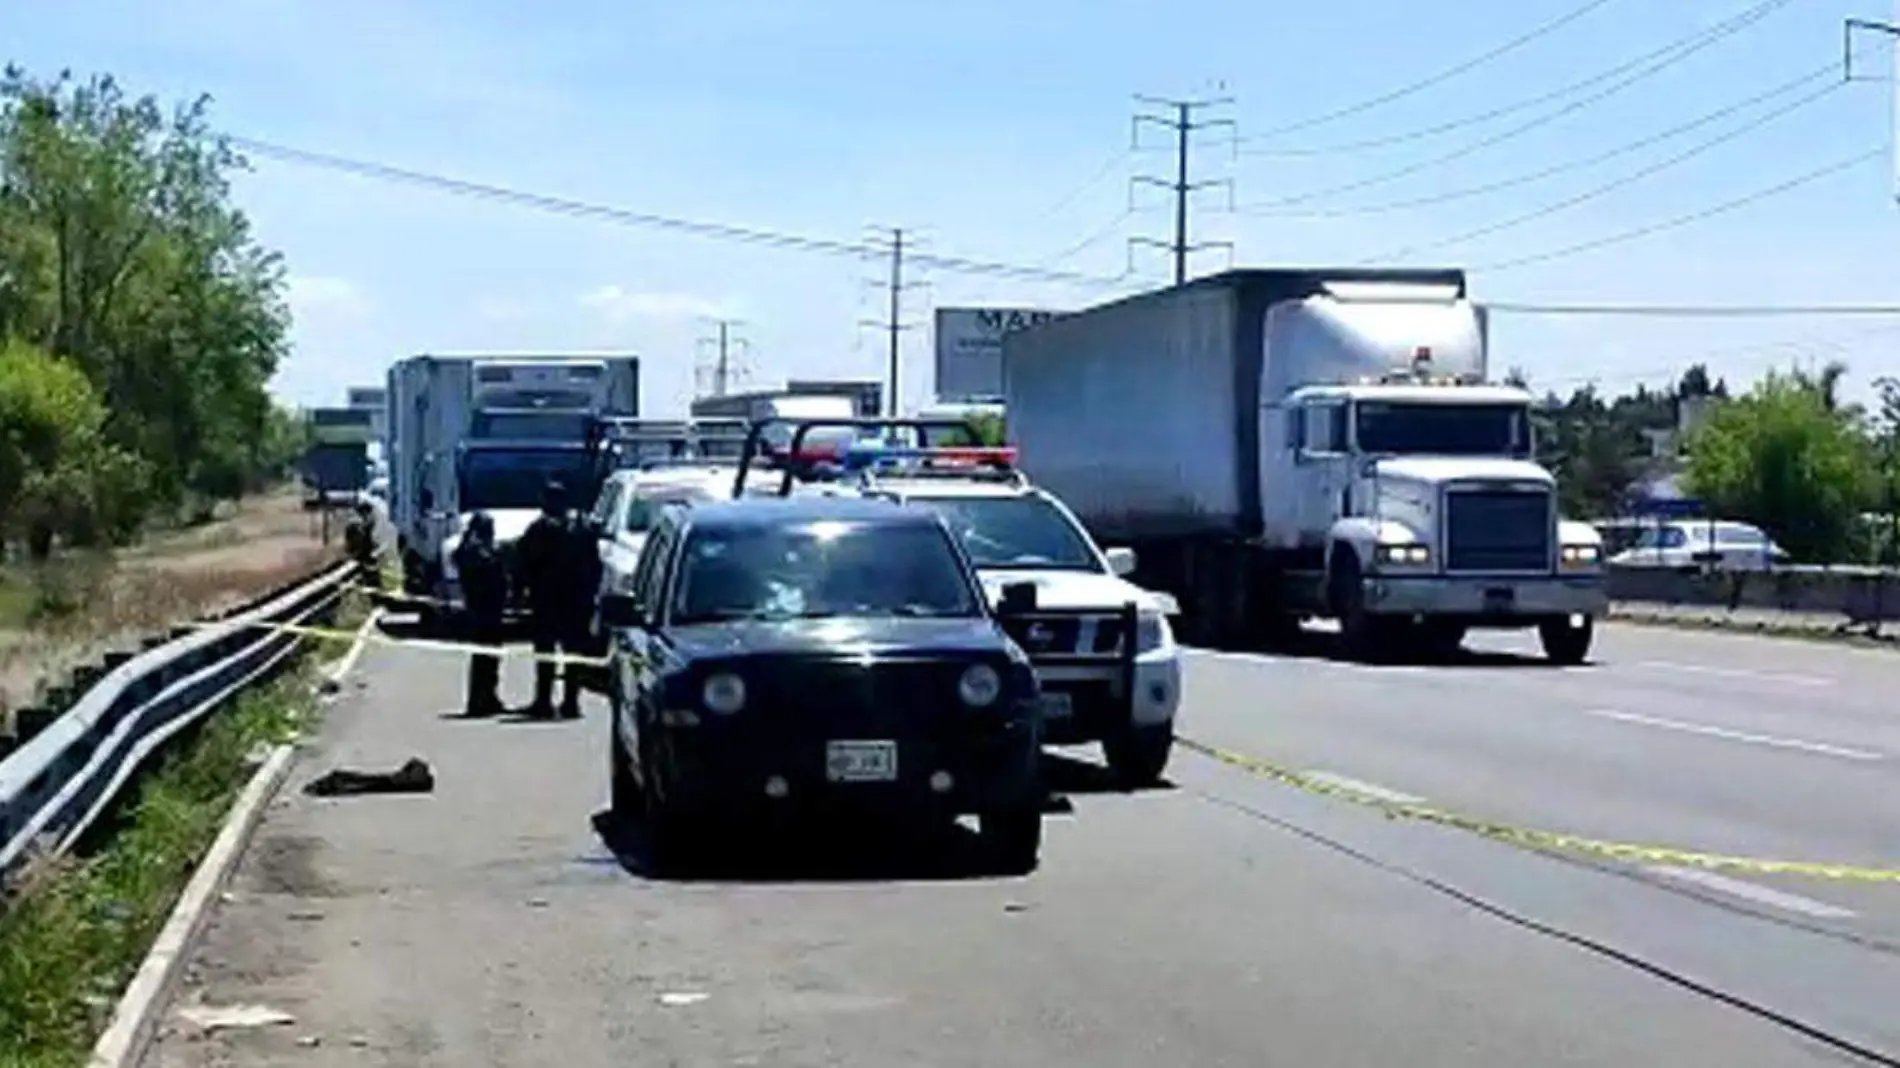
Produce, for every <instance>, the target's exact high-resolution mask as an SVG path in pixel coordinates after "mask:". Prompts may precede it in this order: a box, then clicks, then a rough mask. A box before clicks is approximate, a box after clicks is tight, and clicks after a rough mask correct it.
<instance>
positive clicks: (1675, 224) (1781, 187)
mask: <svg viewBox="0 0 1900 1068" xmlns="http://www.w3.org/2000/svg"><path fill="white" fill-rule="evenodd" d="M1886 151H1887V149H1886V148H1885V147H1881V148H1875V149H1870V150H1868V151H1866V152H1861V153H1859V154H1857V155H1853V156H1849V157H1847V158H1846V159H1842V160H1837V161H1835V162H1834V163H1830V164H1828V165H1827V166H1825V167H1822V168H1819V169H1818V170H1813V171H1809V172H1807V173H1806V174H1803V175H1800V176H1798V177H1795V178H1790V179H1788V180H1787V181H1785V182H1781V183H1779V184H1777V185H1772V186H1769V187H1767V188H1766V189H1758V190H1756V191H1755V192H1753V193H1749V194H1747V195H1746V196H1741V197H1737V198H1735V199H1734V200H1729V201H1724V202H1723V203H1721V204H1717V205H1715V206H1713V207H1709V208H1704V209H1702V210H1701V211H1695V212H1690V213H1689V214H1687V215H1678V216H1676V217H1675V218H1673V219H1665V220H1663V221H1662V222H1658V223H1652V224H1650V225H1648V226H1639V227H1637V228H1635V229H1633V230H1625V231H1623V232H1621V233H1617V234H1611V235H1610V236H1608V237H1600V238H1597V239H1596V240H1594V241H1584V242H1581V243H1579V244H1575V245H1568V246H1565V247H1563V248H1557V249H1550V250H1548V251H1545V252H1538V253H1533V254H1531V255H1528V256H1515V257H1512V258H1511V259H1508V260H1497V261H1494V262H1492V263H1486V264H1481V265H1479V266H1476V267H1469V268H1467V270H1470V271H1473V272H1476V271H1504V270H1511V269H1513V268H1516V267H1524V266H1528V265H1530V264H1534V263H1544V262H1546V261H1549V260H1555V259H1563V258H1565V257H1568V256H1574V255H1578V254H1579V253H1584V252H1594V251H1596V250H1597V249H1601V248H1607V247H1609V246H1611V245H1620V244H1623V243H1624V242H1628V241H1635V240H1637V239H1639V238H1644V237H1649V236H1650V235H1652V234H1658V233H1662V232H1663V231H1666V230H1674V229H1677V228H1679V227H1683V226H1688V225H1689V224H1691V223H1697V222H1701V221H1703V220H1705V219H1711V218H1714V217H1715V216H1717V215H1724V214H1727V213H1728V212H1731V211H1734V210H1736V209H1738V208H1743V207H1747V206H1748V205H1750V204H1754V203H1756V202H1757V201H1762V200H1767V199H1768V198H1770V197H1773V196H1779V195H1780V194H1782V193H1786V192H1789V191H1791V190H1794V189H1797V188H1800V187H1801V186H1804V185H1808V184H1810V183H1812V182H1817V181H1819V180H1821V179H1822V178H1827V177H1830V176H1832V175H1835V174H1839V173H1840V172H1842V171H1845V170H1849V169H1850V168H1853V167H1857V166H1859V165H1860V164H1862V163H1865V162H1867V161H1868V160H1870V159H1873V158H1874V157H1876V156H1880V155H1883V154H1885V153H1886Z"/></svg>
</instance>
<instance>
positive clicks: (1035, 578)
mask: <svg viewBox="0 0 1900 1068" xmlns="http://www.w3.org/2000/svg"><path fill="white" fill-rule="evenodd" d="M977 577H978V578H979V579H981V580H982V582H983V592H984V593H985V594H986V595H987V596H988V597H989V599H990V604H991V605H996V604H1000V603H1001V602H1002V600H1003V587H1004V586H1007V585H1010V584H1011V583H1016V582H1033V583H1035V584H1036V603H1037V605H1038V606H1040V607H1043V608H1099V609H1101V610H1103V611H1106V612H1112V611H1117V610H1119V609H1120V608H1121V606H1122V605H1124V604H1127V603H1128V602H1129V601H1133V602H1135V603H1136V604H1137V605H1139V606H1141V607H1142V608H1143V609H1146V610H1148V611H1151V612H1160V613H1162V614H1163V615H1175V614H1177V613H1178V612H1179V609H1178V608H1177V607H1176V606H1175V604H1174V598H1172V597H1169V596H1168V595H1167V594H1164V593H1155V592H1154V591H1152V590H1144V589H1142V588H1141V587H1140V586H1137V585H1135V584H1134V583H1132V582H1130V581H1128V580H1127V579H1125V578H1122V577H1121V576H1119V575H1109V574H1104V573H1102V572H1099V571H1060V570H1056V571H1037V570H1034V569H1032V568H1026V567H1009V568H993V569H983V568H979V569H978V570H977Z"/></svg>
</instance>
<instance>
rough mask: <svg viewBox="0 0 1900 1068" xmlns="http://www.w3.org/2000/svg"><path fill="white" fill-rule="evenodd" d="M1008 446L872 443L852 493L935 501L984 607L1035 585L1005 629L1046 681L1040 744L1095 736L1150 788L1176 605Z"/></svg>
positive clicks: (1124, 770)
mask: <svg viewBox="0 0 1900 1068" xmlns="http://www.w3.org/2000/svg"><path fill="white" fill-rule="evenodd" d="M1011 453H1012V450H1008V449H983V448H967V447H966V448H946V449H893V450H884V449H881V448H879V447H877V446H868V447H864V448H860V449H858V450H854V452H853V453H852V454H847V463H846V465H847V467H848V468H853V467H855V468H858V476H857V481H856V487H857V491H858V492H860V493H863V494H865V495H868V496H879V497H886V498H889V499H892V500H895V501H898V502H900V503H910V504H920V505H925V506H928V507H931V508H934V509H936V510H937V511H938V512H939V513H940V514H941V515H942V516H943V517H944V519H945V521H946V522H947V523H948V525H949V527H950V529H951V531H952V532H953V533H955V534H956V535H957V537H958V539H959V540H960V541H961V543H962V545H963V548H964V551H965V552H966V553H968V554H969V556H970V558H971V563H972V564H974V565H975V567H976V571H977V575H978V577H979V578H980V579H981V580H982V582H983V586H984V590H985V592H986V593H987V594H988V595H989V597H990V599H991V601H992V603H1000V602H1001V600H1002V597H1003V590H1004V587H1005V586H1009V585H1012V584H1016V583H1024V582H1027V583H1033V584H1034V586H1035V587H1036V591H1037V597H1036V606H1035V608H1034V610H1032V611H1029V612H1026V613H1012V614H1011V615H1010V616H1009V617H1007V619H1006V620H1005V625H1006V626H1008V627H1009V628H1010V629H1011V631H1012V636H1013V637H1015V639H1016V641H1017V643H1018V644H1019V645H1021V646H1022V648H1023V651H1024V652H1025V653H1027V654H1028V655H1029V658H1030V660H1031V662H1032V663H1034V664H1035V667H1036V673H1037V675H1038V677H1039V678H1040V680H1041V682H1042V689H1043V699H1044V722H1045V731H1046V737H1047V739H1048V741H1049V742H1051V743H1052V744H1056V745H1082V744H1088V743H1092V742H1100V743H1101V744H1102V748H1103V752H1104V755H1105V756H1106V757H1107V759H1108V765H1109V769H1110V771H1111V772H1112V773H1113V774H1114V775H1115V776H1116V777H1117V778H1118V779H1119V780H1121V781H1122V782H1123V783H1124V784H1126V785H1129V786H1145V785H1149V784H1151V783H1153V782H1155V781H1156V780H1157V779H1159V778H1160V776H1161V774H1162V772H1163V770H1164V769H1165V767H1166V765H1167V761H1168V755H1169V752H1170V750H1171V749H1172V746H1173V742H1174V719H1175V713H1176V711H1177V710H1178V709H1179V707H1180V703H1181V653H1180V648H1179V646H1177V645H1176V643H1175V639H1174V631H1173V628H1172V627H1171V626H1170V625H1169V623H1168V617H1169V616H1170V615H1174V614H1177V613H1178V612H1179V608H1178V607H1177V606H1176V605H1175V602H1174V598H1173V597H1171V596H1169V595H1168V594H1165V593H1156V592H1154V591H1151V590H1146V589H1143V588H1142V587H1140V586H1137V585H1135V584H1134V583H1133V582H1130V581H1129V580H1128V579H1127V578H1126V577H1124V576H1126V575H1128V574H1130V573H1131V572H1133V571H1134V569H1135V558H1134V553H1133V551H1132V550H1130V549H1125V548H1113V549H1108V550H1106V551H1105V550H1103V549H1102V548H1101V547H1100V546H1098V545H1097V544H1096V543H1095V541H1094V539H1093V538H1091V537H1090V536H1089V533H1088V531H1087V529H1086V528H1084V527H1083V526H1082V524H1081V522H1080V521H1078V520H1077V519H1076V517H1075V515H1074V514H1073V513H1072V512H1070V511H1069V509H1068V508H1067V506H1065V505H1064V504H1063V503H1062V502H1061V501H1060V500H1058V499H1056V498H1055V497H1054V496H1052V495H1051V494H1049V493H1046V492H1044V491H1043V490H1041V489H1039V488H1037V487H1036V486H1035V485H1033V484H1031V483H1030V482H1029V480H1028V479H1027V478H1026V477H1025V476H1024V475H1023V474H1022V473H1021V472H1020V471H1018V470H1016V469H1015V468H1014V467H1013V466H1012V465H1011V464H1010V459H1009V457H1010V455H1011ZM887 456H888V457H890V458H891V459H890V460H886V459H885V457H887ZM905 459H910V460H913V461H915V462H911V463H908V464H907V463H905V462H904V460H905ZM972 459H973V460H975V461H976V462H974V463H971V462H969V461H970V460H972Z"/></svg>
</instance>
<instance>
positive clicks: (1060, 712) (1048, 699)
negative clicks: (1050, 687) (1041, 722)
mask: <svg viewBox="0 0 1900 1068" xmlns="http://www.w3.org/2000/svg"><path fill="white" fill-rule="evenodd" d="M1041 704H1042V718H1043V719H1068V718H1069V717H1070V716H1072V715H1074V714H1075V699H1074V698H1072V697H1070V696H1069V695H1068V694H1066V693H1046V694H1043V695H1042V700H1041Z"/></svg>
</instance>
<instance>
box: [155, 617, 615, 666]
mask: <svg viewBox="0 0 1900 1068" xmlns="http://www.w3.org/2000/svg"><path fill="white" fill-rule="evenodd" d="M191 625H192V626H194V627H197V628H199V629H202V630H210V629H214V628H217V627H225V626H230V622H229V621H228V620H227V621H223V622H209V623H194V624H191ZM243 625H244V626H245V627H247V628H249V629H253V630H273V631H278V632H280V633H284V634H296V635H299V636H301V637H305V638H328V639H332V640H334V641H340V642H353V641H357V640H359V639H360V640H362V641H365V642H371V643H374V644H376V645H393V646H400V647H402V648H406V649H430V650H434V651H437V652H443V653H456V654H459V655H462V656H473V655H476V654H487V655H489V656H502V657H508V658H509V659H513V660H534V661H545V662H547V663H551V664H578V665H581V666H583V667H595V668H604V667H607V666H609V665H610V664H611V663H612V661H611V660H610V659H609V658H607V657H604V656H583V655H581V654H579V653H562V652H553V653H537V652H535V651H534V649H533V647H532V646H529V645H526V644H511V645H489V644H485V643H482V642H464V641H453V640H449V639H444V638H399V637H397V636H395V635H393V634H386V633H384V632H383V631H381V630H379V629H377V628H376V627H373V626H372V627H367V628H365V629H363V630H362V631H360V632H359V631H354V630H342V629H340V628H337V627H310V626H305V625H303V624H300V623H265V622H258V623H247V624H243Z"/></svg>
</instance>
